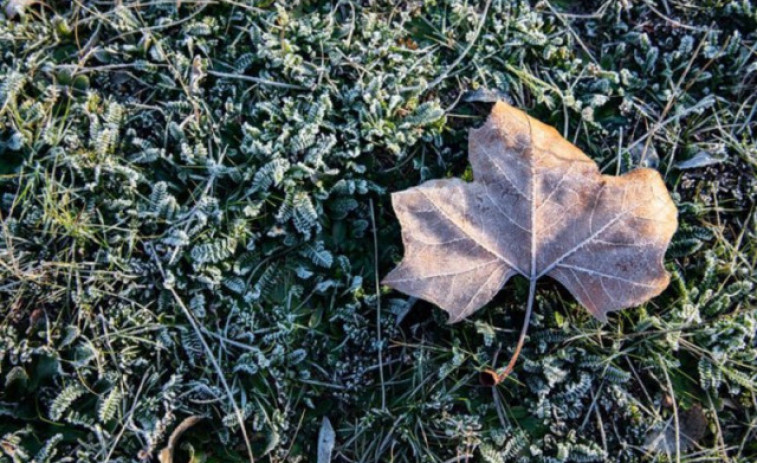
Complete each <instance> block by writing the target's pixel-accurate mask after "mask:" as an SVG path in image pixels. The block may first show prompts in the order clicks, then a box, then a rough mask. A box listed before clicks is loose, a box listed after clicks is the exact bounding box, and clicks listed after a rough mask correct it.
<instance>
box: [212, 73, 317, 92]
mask: <svg viewBox="0 0 757 463" xmlns="http://www.w3.org/2000/svg"><path fill="white" fill-rule="evenodd" d="M207 72H208V74H210V75H211V76H216V77H225V78H227V79H237V80H246V81H248V82H255V83H256V84H260V85H268V86H270V87H279V88H288V89H291V90H310V89H309V88H307V87H303V86H302V85H293V84H287V83H284V82H274V81H272V80H267V79H261V78H260V77H253V76H246V75H244V74H230V73H228V72H220V71H214V70H212V69H208V71H207Z"/></svg>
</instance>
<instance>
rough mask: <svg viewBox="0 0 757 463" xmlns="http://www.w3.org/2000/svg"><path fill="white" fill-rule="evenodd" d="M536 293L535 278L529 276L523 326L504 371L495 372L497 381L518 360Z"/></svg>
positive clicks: (506, 373) (506, 374) (502, 378)
mask: <svg viewBox="0 0 757 463" xmlns="http://www.w3.org/2000/svg"><path fill="white" fill-rule="evenodd" d="M535 293H536V278H531V282H530V284H529V286H528V304H527V305H526V318H525V319H524V320H523V328H521V330H520V337H519V338H518V345H517V346H516V347H515V352H514V353H513V356H512V357H511V358H510V363H508V364H507V367H506V368H505V371H503V372H502V373H498V374H497V383H501V382H502V381H503V380H504V379H505V378H507V376H508V375H509V374H510V373H512V371H513V368H515V361H516V360H518V356H519V355H520V350H521V349H522V348H523V343H524V342H525V341H526V333H528V325H529V324H530V321H531V312H532V310H533V308H534V295H535Z"/></svg>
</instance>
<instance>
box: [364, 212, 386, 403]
mask: <svg viewBox="0 0 757 463" xmlns="http://www.w3.org/2000/svg"><path fill="white" fill-rule="evenodd" d="M368 203H369V204H370V206H371V225H372V226H373V266H374V267H373V277H374V280H375V282H376V340H377V341H378V362H379V365H378V366H379V379H380V381H381V409H382V410H386V389H385V387H384V357H383V353H382V351H383V350H384V349H383V348H382V346H381V291H380V288H379V277H378V271H379V269H378V235H377V233H376V217H375V214H374V212H373V199H371V198H369V199H368Z"/></svg>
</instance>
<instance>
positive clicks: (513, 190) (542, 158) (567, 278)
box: [383, 102, 677, 335]
mask: <svg viewBox="0 0 757 463" xmlns="http://www.w3.org/2000/svg"><path fill="white" fill-rule="evenodd" d="M468 149H469V158H470V162H471V164H472V166H473V175H474V178H475V181H474V182H472V183H466V182H464V181H462V180H459V179H444V180H433V181H429V182H426V183H424V184H422V185H420V186H418V187H414V188H410V189H408V190H404V191H400V192H397V193H394V194H393V195H392V203H393V206H394V210H395V212H396V214H397V217H398V218H399V220H400V223H401V225H402V241H403V243H404V246H405V257H404V259H403V260H402V262H401V263H400V264H399V265H398V266H397V268H395V269H394V270H392V272H391V273H389V275H387V276H386V278H384V280H383V283H385V284H387V285H389V286H391V287H393V288H395V289H397V290H399V291H402V292H403V293H406V294H409V295H412V296H415V297H418V298H422V299H426V300H428V301H431V302H433V303H435V304H436V305H438V306H439V307H441V308H442V309H444V310H445V311H447V312H448V313H449V322H450V323H454V322H457V321H460V320H462V319H464V318H465V317H467V316H469V315H470V314H472V313H473V312H475V311H476V310H478V309H479V308H481V307H482V306H483V305H485V304H486V303H487V302H489V301H490V300H491V299H492V298H493V297H494V295H495V294H496V293H497V292H498V291H499V290H500V289H501V288H502V286H503V285H504V284H505V282H506V281H507V280H508V279H509V278H510V277H511V276H513V275H515V274H521V275H523V276H524V277H526V278H527V279H529V281H530V282H531V295H530V297H529V307H528V311H527V318H528V316H530V309H531V303H532V299H533V287H534V285H535V282H536V280H538V279H539V278H541V277H543V276H548V277H551V278H554V279H555V280H557V281H559V282H560V283H562V284H563V285H564V286H565V287H566V288H567V289H568V290H569V291H570V292H571V294H573V296H574V297H575V298H576V299H577V300H578V301H579V302H580V303H581V304H582V305H583V306H584V307H586V308H587V309H588V310H589V311H590V312H591V313H592V314H593V315H594V316H595V317H596V318H598V319H600V320H603V321H604V320H606V315H607V313H608V312H610V311H613V310H619V309H622V308H625V307H630V306H635V305H638V304H641V303H642V302H644V301H646V300H648V299H650V298H651V297H654V296H656V295H657V294H659V293H660V292H662V290H663V289H665V287H666V286H667V285H668V282H669V276H668V274H667V272H666V271H665V269H664V267H663V262H662V261H663V256H664V254H665V250H666V248H667V246H668V244H669V242H670V238H671V237H672V235H673V232H674V231H675V229H676V227H677V219H676V208H675V205H674V204H673V201H672V200H671V198H670V195H669V194H668V191H667V190H666V188H665V184H664V182H663V180H662V178H661V177H660V174H659V173H658V172H657V171H655V170H652V169H646V168H639V169H636V170H634V171H632V172H629V173H627V174H625V175H622V176H619V177H615V176H607V175H602V174H601V173H600V172H599V169H598V168H597V165H596V164H595V163H594V162H593V161H592V160H591V159H590V158H589V157H587V156H586V155H585V154H584V153H583V152H581V150H579V149H578V148H577V147H575V146H574V145H572V144H571V143H569V142H568V141H567V140H565V139H564V138H562V137H561V136H560V135H559V134H558V133H557V131H556V130H555V129H554V128H552V127H549V126H547V125H545V124H543V123H541V122H539V121H537V120H536V119H533V118H531V117H529V116H528V115H527V114H525V113H524V112H522V111H520V110H518V109H516V108H513V107H512V106H510V105H508V104H507V103H504V102H497V103H496V104H495V105H494V107H493V109H492V113H491V114H490V116H489V118H488V120H487V121H486V123H485V124H484V125H483V126H482V127H481V128H479V129H472V130H471V131H470V136H469V144H468ZM527 323H528V322H527V321H526V324H527ZM523 334H524V335H525V326H524V333H523Z"/></svg>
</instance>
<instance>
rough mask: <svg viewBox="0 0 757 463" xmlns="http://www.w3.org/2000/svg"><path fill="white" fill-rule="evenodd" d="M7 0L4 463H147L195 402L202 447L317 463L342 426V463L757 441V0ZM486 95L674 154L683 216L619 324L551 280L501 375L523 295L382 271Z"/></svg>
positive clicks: (664, 156) (742, 446)
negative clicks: (469, 291) (405, 218)
mask: <svg viewBox="0 0 757 463" xmlns="http://www.w3.org/2000/svg"><path fill="white" fill-rule="evenodd" d="M4 7H5V8H4V13H5V18H3V19H2V21H0V50H1V51H2V56H1V57H0V124H2V130H1V131H0V217H1V218H2V219H1V220H2V224H1V225H2V228H1V229H0V235H1V237H2V239H0V302H1V304H0V311H1V312H0V320H2V321H0V415H2V416H3V420H2V422H0V462H6V461H7V462H11V461H13V462H32V461H34V462H43V461H80V462H99V461H122V462H125V461H150V459H153V460H154V459H156V458H157V455H158V452H159V451H160V450H161V449H162V448H163V447H164V446H165V445H166V443H167V440H168V436H170V435H171V433H172V432H173V430H174V429H175V428H176V426H177V425H178V424H179V423H180V422H181V421H182V419H184V418H185V417H187V416H190V415H201V416H203V417H204V419H203V420H202V421H201V422H200V423H199V424H197V425H196V426H194V427H193V428H192V429H190V430H189V431H188V432H187V433H186V434H185V435H183V437H182V438H181V442H180V445H179V447H178V448H177V450H176V452H177V456H181V458H185V460H182V461H186V459H188V458H190V457H192V458H194V459H193V460H192V461H249V455H248V449H249V451H251V452H252V454H253V455H254V457H255V458H256V461H273V462H279V461H313V460H314V459H315V455H316V453H317V445H318V430H319V425H320V422H321V419H322V417H324V416H325V417H328V418H329V419H330V421H331V422H332V423H333V425H334V429H335V431H336V448H335V451H334V455H335V456H336V458H337V459H339V461H408V462H409V461H428V462H436V461H466V460H467V459H469V458H470V459H479V460H481V461H487V462H503V461H523V462H526V461H536V462H589V461H622V462H632V461H640V460H642V459H644V458H647V457H644V456H643V455H644V453H645V447H644V444H645V442H646V441H647V439H648V436H649V435H650V433H654V432H656V431H657V432H659V429H660V428H661V426H662V425H663V424H664V423H668V422H670V420H671V418H675V419H674V420H673V422H676V423H677V422H678V420H677V418H676V417H678V416H679V414H680V413H682V412H683V411H685V410H689V409H691V408H693V407H698V406H701V407H702V408H703V410H705V413H706V416H707V420H708V429H707V432H706V433H705V434H704V436H703V437H702V439H701V441H700V442H698V443H697V445H696V446H689V445H687V446H685V447H683V448H685V449H687V450H686V452H689V453H690V454H692V455H693V454H697V455H698V458H700V459H701V458H709V459H710V460H711V461H712V460H715V461H724V460H726V459H729V461H743V462H747V461H753V459H754V458H755V456H756V455H757V447H755V444H754V442H755V439H754V437H755V435H754V431H755V426H756V423H755V418H754V417H755V413H756V412H757V409H756V408H755V407H756V406H757V405H756V403H755V380H756V375H757V348H756V347H755V329H756V327H757V313H756V312H755V310H756V309H755V304H757V301H756V300H755V297H754V293H755V291H754V284H755V283H757V282H756V281H755V279H756V276H755V263H756V262H755V261H756V260H757V246H756V243H757V232H756V231H755V228H756V227H757V219H756V218H755V217H756V216H755V204H754V198H755V196H756V195H757V191H756V190H757V184H756V182H755V168H757V145H756V144H755V130H757V124H756V123H755V121H757V119H755V118H756V117H757V116H756V115H755V108H757V106H755V98H754V87H755V76H757V59H755V44H756V41H755V39H756V38H757V37H756V36H755V32H754V31H755V30H756V29H757V16H756V15H757V10H756V9H755V8H754V7H753V6H752V4H751V2H748V1H746V0H743V1H741V0H734V1H721V0H706V1H701V2H673V1H669V2H631V1H625V0H623V1H610V2H604V1H601V2H600V1H587V2H580V6H579V2H564V1H551V2H547V1H538V2H537V1H531V2H529V1H525V0H492V1H484V2H480V3H479V2H469V1H464V0H436V1H432V2H416V1H409V2H399V3H398V2H354V1H339V2H336V1H334V2H316V1H312V2H311V1H302V2H284V1H258V2H222V1H219V2H190V1H187V2H183V1H153V2H144V1H141V2H137V1H131V0H124V1H122V2H90V1H80V2H64V1H46V2H26V1H14V0H7V1H6V2H5V3H4ZM477 89H486V90H487V92H488V93H489V94H492V93H496V94H500V95H503V97H505V98H509V99H511V100H512V101H513V102H514V103H515V104H517V105H518V106H521V107H523V108H526V109H527V110H528V111H529V112H530V113H531V114H532V115H534V116H535V117H538V118H540V119H542V120H544V121H545V122H548V123H550V124H551V125H554V126H556V127H557V128H558V129H559V130H560V131H561V132H562V133H563V134H564V135H565V136H566V137H567V138H569V139H571V140H575V142H576V143H577V144H578V145H579V146H580V147H581V148H582V149H584V150H585V152H586V153H587V154H588V155H590V156H592V157H593V158H594V159H596V160H597V161H598V162H599V163H600V165H601V166H602V168H603V170H605V171H606V172H618V173H620V172H625V171H627V170H629V169H631V168H633V167H635V166H638V165H645V166H651V167H655V168H658V169H660V171H661V172H662V173H663V174H664V176H665V178H666V180H667V182H668V186H669V188H670V189H671V191H673V193H674V196H675V198H676V201H677V202H678V205H679V209H680V223H681V227H680V231H679V233H678V234H677V235H676V237H675V238H674V243H673V246H672V247H671V250H670V252H669V255H668V258H667V261H666V264H667V266H668V268H669V270H670V271H671V272H672V274H673V283H672V284H671V286H670V288H669V289H668V290H667V291H666V292H665V293H664V294H663V295H661V296H660V297H659V298H657V299H656V300H655V301H653V302H652V303H649V304H647V305H646V306H644V307H642V308H639V309H632V310H629V311H626V312H624V313H622V314H618V315H615V316H613V317H612V318H611V321H610V322H609V323H608V324H606V325H604V326H600V325H599V324H597V322H595V321H593V320H592V319H591V318H590V316H589V315H588V314H587V313H586V312H585V311H584V310H583V309H581V308H580V307H579V306H577V304H575V303H574V302H573V301H572V300H571V299H570V297H569V296H568V295H567V293H565V292H563V291H562V290H561V289H560V288H559V286H558V285H556V284H553V283H551V282H544V283H540V285H541V286H543V287H540V288H539V294H541V295H542V296H540V298H539V299H538V300H537V309H536V312H537V315H536V316H535V320H534V321H533V325H532V328H533V329H532V332H531V334H530V340H529V342H528V343H527V346H526V348H525V349H524V352H523V354H522V355H521V359H522V360H521V361H520V362H519V363H518V365H517V367H516V370H515V372H514V374H513V375H512V376H511V377H510V379H508V380H507V381H505V382H504V383H503V384H501V385H499V386H497V387H496V388H494V389H492V388H489V387H482V386H480V385H479V384H478V378H477V376H478V372H479V371H481V370H483V369H485V368H492V367H501V366H502V362H503V361H506V359H507V358H508V356H509V354H510V352H509V351H508V350H507V346H513V345H514V344H515V342H514V340H515V338H516V336H517V333H516V332H515V330H514V329H513V327H516V326H517V327H519V326H520V321H521V320H520V319H521V318H522V313H523V307H522V304H521V302H522V301H524V300H525V287H524V285H523V282H522V281H515V282H514V283H513V284H511V285H508V287H507V288H505V290H503V292H502V294H500V296H499V297H498V298H497V299H496V300H495V301H494V302H493V303H492V304H490V305H489V306H488V307H487V308H485V309H484V310H482V311H481V312H480V313H479V314H477V315H476V316H474V317H473V318H472V319H471V320H470V321H466V322H464V323H461V324H457V325H445V323H444V322H445V320H444V319H443V316H442V315H441V313H440V312H441V311H440V310H438V309H436V308H434V307H432V306H431V305H429V304H427V303H425V302H422V301H415V300H412V299H407V298H404V297H400V296H399V295H398V294H396V293H390V292H388V290H387V289H386V288H380V290H379V294H377V293H376V287H377V285H376V284H375V281H376V280H377V278H378V277H380V276H381V275H383V274H384V273H385V272H386V271H387V270H388V269H390V268H391V267H392V266H393V264H394V261H396V260H397V259H398V258H399V256H400V255H401V252H402V249H401V244H400V237H399V227H398V224H397V222H396V220H395V218H394V217H393V214H392V211H391V207H390V200H389V193H391V192H392V191H396V190H399V189H403V188H406V187H409V186H413V185H416V184H418V183H420V182H421V181H424V180H428V179H432V178H440V177H444V176H448V175H455V176H459V175H462V176H464V177H465V176H468V177H469V173H468V170H467V165H466V140H467V137H466V132H467V128H469V127H472V126H475V125H476V124H477V123H479V122H480V120H481V116H482V115H483V114H485V113H486V110H487V108H486V105H485V104H484V103H480V102H479V103H476V102H466V101H467V100H469V99H470V98H467V96H468V95H470V94H469V93H467V92H469V91H474V90H477ZM487 92H479V93H477V94H476V95H478V96H477V98H473V99H479V100H480V99H482V98H481V95H482V94H487ZM374 224H375V227H374ZM374 246H375V248H376V249H377V250H378V253H375V252H374ZM375 269H378V275H377V274H376V270H375ZM240 423H241V425H243V426H244V428H243V429H242V428H240ZM243 431H244V432H243ZM179 454H180V455H179ZM686 456H687V455H686V454H684V455H681V457H682V458H684V459H685V458H686ZM649 458H653V459H658V460H660V461H665V460H667V459H675V458H676V455H663V454H661V455H651V456H650V457H649Z"/></svg>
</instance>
